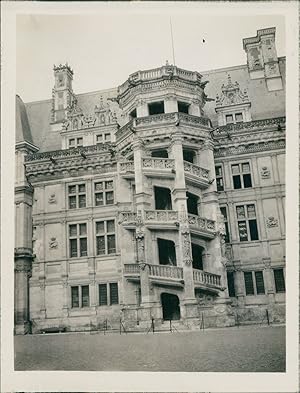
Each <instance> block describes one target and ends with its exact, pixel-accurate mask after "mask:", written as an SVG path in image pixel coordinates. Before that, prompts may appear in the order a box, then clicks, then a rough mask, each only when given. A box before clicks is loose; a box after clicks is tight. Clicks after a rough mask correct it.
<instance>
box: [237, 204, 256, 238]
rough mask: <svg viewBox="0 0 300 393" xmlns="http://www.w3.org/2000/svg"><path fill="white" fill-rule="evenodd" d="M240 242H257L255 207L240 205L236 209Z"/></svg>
mask: <svg viewBox="0 0 300 393" xmlns="http://www.w3.org/2000/svg"><path fill="white" fill-rule="evenodd" d="M236 214H237V219H238V228H239V235H240V241H241V242H245V241H250V240H258V230H257V223H256V212H255V206H254V205H253V204H251V205H242V206H237V207H236Z"/></svg>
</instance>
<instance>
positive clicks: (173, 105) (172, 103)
mask: <svg viewBox="0 0 300 393" xmlns="http://www.w3.org/2000/svg"><path fill="white" fill-rule="evenodd" d="M164 105H165V113H173V112H178V104H177V100H176V97H175V96H173V95H167V96H166V97H165V101H164Z"/></svg>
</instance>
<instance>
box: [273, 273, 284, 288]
mask: <svg viewBox="0 0 300 393" xmlns="http://www.w3.org/2000/svg"><path fill="white" fill-rule="evenodd" d="M273 272H274V281H275V289H276V292H285V280H284V274H283V269H274V270H273Z"/></svg>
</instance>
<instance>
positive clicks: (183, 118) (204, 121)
mask: <svg viewBox="0 0 300 393" xmlns="http://www.w3.org/2000/svg"><path fill="white" fill-rule="evenodd" d="M178 121H179V122H182V124H186V125H197V126H204V127H207V128H211V122H210V120H209V119H208V118H206V117H203V116H193V115H188V114H186V113H180V112H172V113H160V114H159V115H150V116H145V117H138V118H136V119H135V126H136V127H139V126H147V125H159V124H166V123H176V124H177V122H178ZM120 130H121V129H120ZM120 130H119V131H120Z"/></svg>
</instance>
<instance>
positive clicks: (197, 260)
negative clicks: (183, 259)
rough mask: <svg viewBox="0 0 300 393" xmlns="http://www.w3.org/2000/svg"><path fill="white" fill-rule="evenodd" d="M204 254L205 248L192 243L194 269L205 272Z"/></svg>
mask: <svg viewBox="0 0 300 393" xmlns="http://www.w3.org/2000/svg"><path fill="white" fill-rule="evenodd" d="M203 252H204V248H203V247H201V246H198V244H194V243H192V258H193V269H198V270H203V257H202V254H203Z"/></svg>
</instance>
